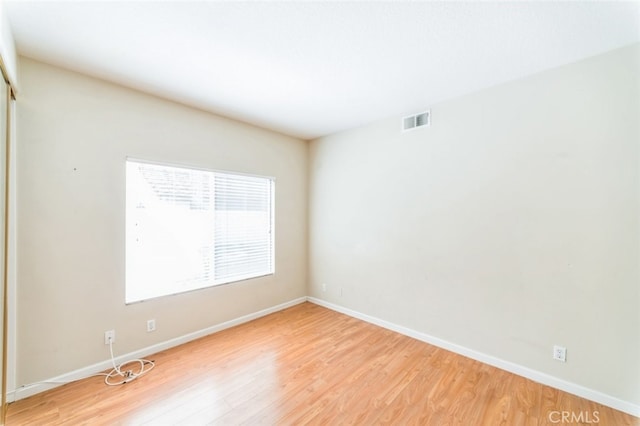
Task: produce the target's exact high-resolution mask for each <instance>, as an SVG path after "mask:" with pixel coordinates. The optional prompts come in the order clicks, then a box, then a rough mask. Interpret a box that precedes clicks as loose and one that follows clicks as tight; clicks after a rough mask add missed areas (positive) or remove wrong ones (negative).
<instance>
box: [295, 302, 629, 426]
mask: <svg viewBox="0 0 640 426" xmlns="http://www.w3.org/2000/svg"><path fill="white" fill-rule="evenodd" d="M307 300H308V301H309V302H311V303H315V304H316V305H319V306H322V307H325V308H328V309H331V310H333V311H336V312H340V313H342V314H345V315H349V316H350V317H353V318H357V319H360V320H363V321H365V322H368V323H371V324H374V325H377V326H380V327H382V328H386V329H387V330H391V331H395V332H397V333H400V334H403V335H405V336H408V337H412V338H414V339H416V340H420V341H422V342H425V343H429V344H430V345H434V346H437V347H439V348H442V349H446V350H448V351H451V352H454V353H457V354H459V355H462V356H465V357H467V358H471V359H473V360H476V361H480V362H482V363H485V364H488V365H491V366H493V367H496V368H499V369H501V370H505V371H508V372H509V373H513V374H517V375H518V376H522V377H525V378H527V379H531V380H533V381H534V382H538V383H541V384H543V385H547V386H551V387H553V388H556V389H559V390H561V391H564V392H568V393H570V394H573V395H576V396H579V397H581V398H585V399H588V400H590V401H594V402H597V403H599V404H602V405H606V406H607V407H611V408H614V409H616V410H619V411H623V412H625V413H627V414H631V415H632V416H636V417H640V405H636V404H633V403H631V402H628V401H624V400H621V399H618V398H615V397H613V396H611V395H607V394H605V393H602V392H599V391H596V390H593V389H590V388H587V387H584V386H581V385H578V384H576V383H573V382H568V381H566V380H563V379H560V378H558V377H555V376H551V375H549V374H546V373H543V372H541V371H537V370H533V369H531V368H528V367H525V366H522V365H520V364H516V363H513V362H510V361H505V360H503V359H500V358H496V357H494V356H492V355H487V354H485V353H482V352H479V351H476V350H473V349H469V348H467V347H464V346H461V345H458V344H456V343H452V342H449V341H447V340H444V339H440V338H438V337H434V336H431V335H429V334H426V333H422V332H419V331H416V330H413V329H411V328H408V327H404V326H401V325H397V324H394V323H392V322H389V321H385V320H383V319H380V318H376V317H373V316H371V315H367V314H363V313H361V312H358V311H354V310H352V309H349V308H346V307H344V306H341V305H336V304H334V303H331V302H327V301H325V300H322V299H318V298H315V297H311V296H309V297H307Z"/></svg>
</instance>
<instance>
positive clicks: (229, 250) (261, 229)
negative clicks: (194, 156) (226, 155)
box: [125, 160, 274, 303]
mask: <svg viewBox="0 0 640 426" xmlns="http://www.w3.org/2000/svg"><path fill="white" fill-rule="evenodd" d="M126 182H127V183H126V185H127V199H126V284H125V286H126V303H132V302H137V301H140V300H145V299H150V298H153V297H158V296H164V295H168V294H176V293H182V292H185V291H190V290H195V289H199V288H204V287H209V286H213V285H218V284H224V283H229V282H233V281H239V280H245V279H249V278H255V277H259V276H263V275H269V274H273V271H274V265H273V264H274V262H273V232H272V230H273V192H274V181H273V179H271V178H265V177H256V176H246V175H240V174H230V173H219V172H213V171H206V170H198V169H189V168H183V167H173V166H167V165H159V164H151V163H146V162H140V161H133V160H127V176H126Z"/></svg>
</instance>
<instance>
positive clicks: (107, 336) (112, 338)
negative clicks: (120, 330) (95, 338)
mask: <svg viewBox="0 0 640 426" xmlns="http://www.w3.org/2000/svg"><path fill="white" fill-rule="evenodd" d="M109 342H111V343H115V342H116V331H115V330H109V331H105V332H104V344H105V345H108V344H109Z"/></svg>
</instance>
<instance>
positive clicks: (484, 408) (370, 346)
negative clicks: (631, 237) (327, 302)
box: [7, 303, 640, 426]
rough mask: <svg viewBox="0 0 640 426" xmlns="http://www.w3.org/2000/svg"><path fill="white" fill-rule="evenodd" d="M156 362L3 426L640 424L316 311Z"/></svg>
mask: <svg viewBox="0 0 640 426" xmlns="http://www.w3.org/2000/svg"><path fill="white" fill-rule="evenodd" d="M148 358H149V359H152V360H155V362H156V367H155V369H154V370H152V371H151V372H150V373H149V374H148V375H146V376H143V377H141V378H140V379H138V380H135V381H133V382H131V383H128V384H126V385H123V386H119V387H108V386H106V385H105V384H104V383H103V380H102V378H99V377H93V378H89V379H85V380H83V381H79V382H75V383H71V384H68V385H65V386H62V387H59V388H57V389H54V390H51V391H48V392H45V393H42V394H38V395H35V396H33V397H30V398H27V399H24V400H21V401H18V402H15V403H13V404H11V405H10V406H9V410H8V416H7V425H9V426H13V425H45V424H47V425H48V424H64V425H76V424H88V425H100V424H105V425H114V424H122V425H140V424H144V425H169V424H176V425H201V424H202V425H205V424H213V425H234V424H247V425H254V424H267V425H270V424H279V425H289V424H322V425H342V424H357V425H374V424H382V423H389V424H400V425H414V424H416V425H417V424H419V425H438V426H440V425H544V424H570V423H562V422H560V420H561V419H562V412H563V411H564V412H569V413H574V414H575V416H578V415H580V413H582V417H581V418H582V420H583V424H594V423H596V422H595V420H599V423H598V424H600V425H615V426H619V425H638V424H640V419H637V418H635V417H632V416H629V415H626V414H624V413H621V412H619V411H616V410H613V409H611V408H607V407H605V406H602V405H599V404H596V403H593V402H590V401H587V400H585V399H581V398H578V397H576V396H573V395H570V394H567V393H564V392H561V391H558V390H555V389H552V388H550V387H547V386H543V385H540V384H537V383H534V382H532V381H530V380H527V379H524V378H521V377H519V376H516V375H513V374H510V373H507V372H504V371H502V370H499V369H496V368H493V367H490V366H488V365H485V364H482V363H480V362H476V361H473V360H471V359H468V358H465V357H462V356H459V355H456V354H453V353H451V352H447V351H445V350H443V349H438V348H436V347H434V346H431V345H428V344H426V343H423V342H420V341H417V340H414V339H411V338H409V337H406V336H402V335H400V334H397V333H394V332H391V331H388V330H385V329H383V328H379V327H376V326H374V325H371V324H368V323H365V322H363V321H360V320H357V319H354V318H351V317H348V316H345V315H342V314H339V313H336V312H333V311H330V310H328V309H325V308H322V307H319V306H317V305H313V304H311V303H304V304H301V305H297V306H295V307H292V308H289V309H287V310H284V311H282V312H278V313H275V314H272V315H269V316H267V317H264V318H260V319H258V320H255V321H252V322H249V323H246V324H243V325H240V326H238V327H234V328H232V329H228V330H225V331H222V332H220V333H217V334H214V335H211V336H208V337H205V338H202V339H199V340H197V341H194V342H191V343H187V344H185V345H182V346H180V347H177V348H173V349H170V350H167V351H164V352H161V353H158V354H156V355H155V356H152V357H148ZM567 415H568V414H567ZM549 416H551V417H549ZM574 419H575V418H574ZM572 424H576V423H575V422H574V423H572Z"/></svg>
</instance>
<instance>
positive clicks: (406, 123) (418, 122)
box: [402, 111, 431, 132]
mask: <svg viewBox="0 0 640 426" xmlns="http://www.w3.org/2000/svg"><path fill="white" fill-rule="evenodd" d="M430 124H431V111H425V112H421V113H420V114H415V115H410V116H408V117H404V118H403V119H402V131H403V132H406V131H408V130H413V129H417V128H419V127H429V125H430Z"/></svg>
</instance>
